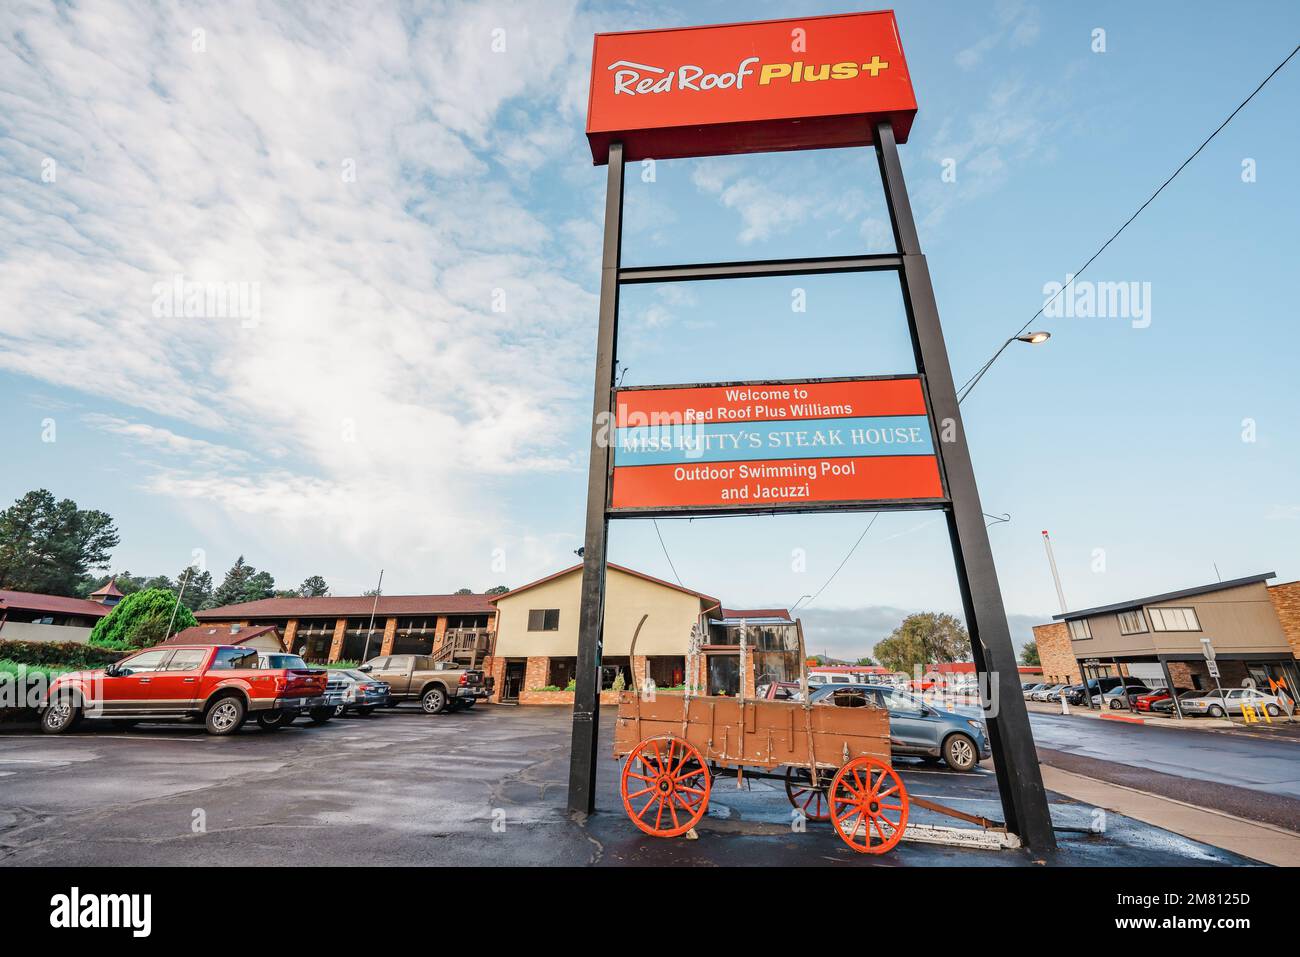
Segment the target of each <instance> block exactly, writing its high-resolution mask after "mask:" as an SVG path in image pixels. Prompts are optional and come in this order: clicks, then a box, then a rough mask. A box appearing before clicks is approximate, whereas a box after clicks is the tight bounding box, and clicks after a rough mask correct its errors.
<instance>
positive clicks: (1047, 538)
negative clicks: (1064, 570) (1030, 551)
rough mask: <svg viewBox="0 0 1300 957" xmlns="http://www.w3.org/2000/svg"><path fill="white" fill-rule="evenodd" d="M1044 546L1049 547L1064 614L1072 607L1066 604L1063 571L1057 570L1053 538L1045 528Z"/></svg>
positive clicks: (1049, 557)
mask: <svg viewBox="0 0 1300 957" xmlns="http://www.w3.org/2000/svg"><path fill="white" fill-rule="evenodd" d="M1043 547H1044V548H1045V549H1047V564H1048V565H1050V566H1051V567H1052V581H1053V582H1055V583H1056V600H1057V601H1059V602H1060V603H1061V614H1062V615H1064V614H1065V613H1066V612H1067V611H1069V610H1070V609H1069V608H1067V607H1066V605H1065V590H1064V589H1063V588H1061V573H1060V572H1059V571H1057V570H1056V556H1055V555H1054V554H1052V538H1051V536H1050V535H1048V534H1047V529H1043Z"/></svg>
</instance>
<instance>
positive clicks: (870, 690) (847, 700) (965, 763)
mask: <svg viewBox="0 0 1300 957" xmlns="http://www.w3.org/2000/svg"><path fill="white" fill-rule="evenodd" d="M808 700H809V701H810V702H812V703H813V704H825V705H831V706H834V707H839V708H861V707H865V706H866V705H867V704H872V705H875V706H876V707H878V708H885V709H886V710H888V711H889V743H890V750H891V751H892V752H893V753H894V754H895V755H915V756H917V757H922V758H943V760H944V763H945V764H947V765H948V767H950V768H952V769H953V770H954V771H970V770H972V769H973V768H974V767H975V765H977V764H978V763H979V762H980V761H981V760H982V759H984V758H987V757H989V755H990V754H991V751H990V750H989V736H988V730H987V729H986V728H985V727H984V722H983V721H980V720H979V719H978V718H968V717H966V716H965V715H963V714H956V713H954V712H952V711H944V710H942V709H941V708H936V707H934V706H933V705H928V704H926V703H925V702H923V701H920V700H918V699H916V698H914V697H912V696H911V695H910V694H905V693H904V692H902V691H898V690H896V689H894V688H890V687H886V686H884V685H859V684H850V685H845V684H839V685H823V686H822V687H820V688H818V689H817V690H816V691H813V692H811V693H810V694H809V695H808Z"/></svg>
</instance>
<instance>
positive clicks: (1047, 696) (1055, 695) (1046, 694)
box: [1029, 684, 1065, 701]
mask: <svg viewBox="0 0 1300 957" xmlns="http://www.w3.org/2000/svg"><path fill="white" fill-rule="evenodd" d="M1064 687H1065V685H1063V684H1055V685H1047V686H1046V687H1043V688H1039V689H1038V690H1037V691H1034V692H1032V693H1031V694H1030V695H1029V697H1030V700H1032V701H1059V700H1060V697H1061V689H1062V688H1064Z"/></svg>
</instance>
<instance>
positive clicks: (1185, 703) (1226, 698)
mask: <svg viewBox="0 0 1300 957" xmlns="http://www.w3.org/2000/svg"><path fill="white" fill-rule="evenodd" d="M1246 704H1249V705H1251V706H1252V707H1253V708H1254V709H1255V710H1256V711H1261V710H1263V711H1267V712H1268V714H1269V717H1273V718H1276V717H1277V716H1278V715H1280V714H1281V713H1282V712H1283V711H1285V710H1286V705H1284V704H1283V702H1282V699H1281V698H1279V697H1277V695H1271V694H1265V693H1264V692H1262V691H1257V690H1255V689H1254V688H1230V689H1227V690H1225V691H1207V692H1205V693H1204V694H1203V695H1200V696H1197V697H1194V698H1179V699H1178V706H1179V707H1180V708H1182V709H1183V714H1208V715H1209V716H1210V717H1212V718H1222V717H1224V716H1225V715H1229V714H1241V713H1242V706H1243V705H1246Z"/></svg>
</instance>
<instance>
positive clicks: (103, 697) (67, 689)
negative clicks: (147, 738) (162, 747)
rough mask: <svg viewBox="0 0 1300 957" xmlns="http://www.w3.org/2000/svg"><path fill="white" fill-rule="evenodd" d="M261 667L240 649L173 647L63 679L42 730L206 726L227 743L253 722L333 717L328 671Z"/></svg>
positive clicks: (251, 652)
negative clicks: (89, 725)
mask: <svg viewBox="0 0 1300 957" xmlns="http://www.w3.org/2000/svg"><path fill="white" fill-rule="evenodd" d="M257 659H258V652H257V649H255V648H241V647H239V646H237V645H166V646H157V647H154V648H146V649H145V650H144V651H140V652H137V653H136V654H134V655H131V656H130V657H129V658H123V659H122V660H121V661H119V662H117V663H116V664H113V665H111V666H109V667H108V668H103V669H99V670H95V671H74V672H70V673H68V674H64V675H60V676H59V677H58V678H56V679H55V680H54V682H53V683H52V684H51V685H50V692H49V696H48V698H47V703H46V706H45V708H43V709H42V710H41V730H43V731H45V732H46V733H48V734H62V733H63V732H65V731H68V730H71V729H72V728H74V727H76V725H77V724H79V723H80V722H81V721H82V719H87V718H88V719H92V720H110V721H115V722H119V723H122V724H128V725H129V724H133V723H135V722H137V721H160V720H174V719H181V720H185V719H189V720H197V719H202V721H203V723H204V725H205V726H206V728H207V731H208V733H209V734H218V735H225V734H234V733H235V732H236V731H238V730H239V729H240V727H241V726H242V725H243V723H244V720H245V719H246V718H247V717H248V716H249V715H250V714H253V715H255V716H256V717H257V722H258V724H259V725H261V726H262V727H263V728H265V729H267V730H269V731H274V730H277V729H279V728H282V727H284V726H285V725H287V724H289V723H290V722H292V721H293V719H294V718H295V717H296V716H297V715H298V714H300V713H301V712H303V711H306V712H307V713H308V714H310V715H311V717H312V720H313V722H314V723H320V722H321V721H323V720H326V719H328V717H329V716H330V715H331V714H333V708H334V706H333V704H331V703H330V701H329V699H328V697H327V696H326V695H325V686H326V680H327V674H326V672H325V670H324V669H319V668H308V667H302V668H295V667H288V668H259V667H258V660H257Z"/></svg>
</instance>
